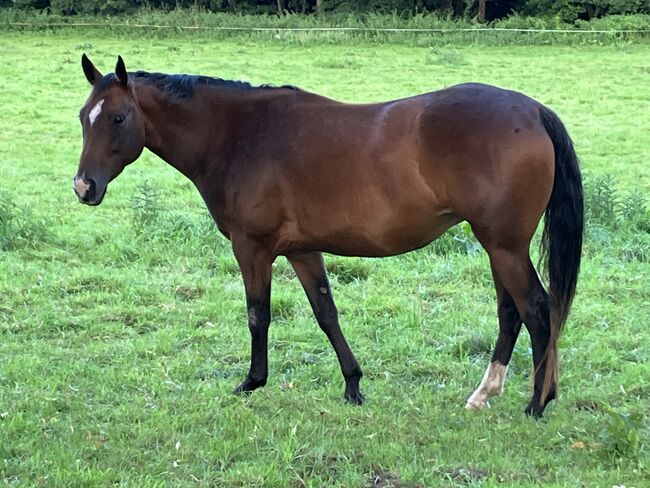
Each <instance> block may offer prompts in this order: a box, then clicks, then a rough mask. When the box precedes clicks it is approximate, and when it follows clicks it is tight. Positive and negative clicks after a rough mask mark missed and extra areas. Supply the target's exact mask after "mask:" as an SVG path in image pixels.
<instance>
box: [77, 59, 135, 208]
mask: <svg viewBox="0 0 650 488" xmlns="http://www.w3.org/2000/svg"><path fill="white" fill-rule="evenodd" d="M81 66H82V67H83V71H84V74H85V75H86V78H87V79H88V81H89V82H90V84H91V85H92V86H93V89H92V92H91V93H90V96H89V97H88V100H87V101H86V104H85V105H84V106H83V107H82V109H81V111H80V112H79V118H80V120H81V126H82V128H83V150H82V151H81V158H80V161H79V170H78V171H77V175H76V176H75V177H74V191H75V193H76V194H77V196H78V197H79V201H80V202H81V203H85V204H88V205H99V204H100V203H101V202H102V199H103V198H104V195H105V194H106V186H107V185H108V183H109V182H110V181H111V180H112V179H113V178H115V177H116V176H117V175H119V174H120V173H121V172H122V170H123V169H124V167H125V166H126V165H127V164H130V163H132V162H133V161H135V160H136V159H137V158H138V157H139V156H140V154H141V153H142V150H143V148H144V135H145V123H144V116H143V114H142V111H141V109H140V107H139V106H138V102H137V100H136V97H135V92H134V91H133V87H132V86H131V83H130V82H129V76H128V74H127V72H126V67H125V66H124V61H122V58H121V57H119V56H118V58H117V65H116V66H115V73H114V74H113V73H111V74H109V75H106V76H103V75H102V74H101V73H100V72H99V71H98V70H97V68H95V66H94V65H93V63H92V62H91V61H90V59H88V57H87V56H86V55H85V54H84V55H83V56H82V57H81Z"/></svg>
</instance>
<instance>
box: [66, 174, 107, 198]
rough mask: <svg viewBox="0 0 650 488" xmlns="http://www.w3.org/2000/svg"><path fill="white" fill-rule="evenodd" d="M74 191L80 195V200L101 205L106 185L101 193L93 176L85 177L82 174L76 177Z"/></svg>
mask: <svg viewBox="0 0 650 488" xmlns="http://www.w3.org/2000/svg"><path fill="white" fill-rule="evenodd" d="M73 187H74V192H75V193H76V194H77V197H79V201H80V202H81V203H84V204H86V205H99V204H100V203H102V199H103V198H104V194H105V193H106V187H104V189H103V191H102V192H101V193H100V192H98V191H97V183H95V180H93V179H92V178H89V179H85V178H83V177H82V176H75V177H74V183H73Z"/></svg>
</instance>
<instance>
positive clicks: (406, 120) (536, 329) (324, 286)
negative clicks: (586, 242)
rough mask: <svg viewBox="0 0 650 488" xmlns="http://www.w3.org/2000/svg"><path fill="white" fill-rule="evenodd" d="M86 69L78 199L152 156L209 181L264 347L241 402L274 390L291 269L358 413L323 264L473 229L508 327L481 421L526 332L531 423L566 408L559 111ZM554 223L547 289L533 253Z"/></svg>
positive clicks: (573, 240) (570, 170)
mask: <svg viewBox="0 0 650 488" xmlns="http://www.w3.org/2000/svg"><path fill="white" fill-rule="evenodd" d="M81 65H82V68H83V72H84V74H85V76H86V79H87V80H88V82H89V83H90V84H91V86H92V91H91V93H90V96H89V97H88V99H87V100H86V103H85V104H84V106H83V107H82V109H81V111H80V114H79V115H80V120H81V125H82V132H83V149H82V152H81V156H80V161H79V167H78V171H77V174H76V176H75V177H74V181H73V183H74V191H75V193H76V195H77V197H78V199H79V201H80V202H81V203H83V204H87V205H99V204H100V203H101V202H102V200H103V199H104V196H105V194H106V189H107V186H108V183H109V182H110V181H112V180H113V179H114V178H116V177H117V176H118V175H119V174H120V173H121V172H122V171H123V170H124V168H125V167H126V166H127V165H129V164H131V163H132V162H134V161H135V160H136V159H138V157H139V156H140V154H141V153H142V151H143V150H144V148H147V149H149V150H150V151H151V152H153V153H154V154H156V155H157V156H159V157H160V158H161V159H163V160H164V161H166V162H167V163H168V164H170V165H171V166H173V167H174V168H176V169H177V170H178V171H179V172H181V173H182V174H183V175H185V176H186V177H187V178H189V179H190V180H191V181H192V183H193V184H194V185H195V186H196V188H197V189H198V191H199V193H200V194H201V197H202V198H203V200H204V201H205V204H206V206H207V208H208V210H209V212H210V214H211V216H212V217H213V219H214V221H215V223H216V226H217V228H218V230H219V231H220V232H221V233H222V234H223V235H224V236H225V237H226V238H227V239H229V240H230V242H231V244H232V250H233V253H234V255H235V258H236V260H237V263H238V265H239V268H240V270H241V274H242V277H243V281H244V287H245V292H246V306H247V311H248V328H249V331H250V336H251V361H250V369H249V371H248V374H247V376H246V378H245V379H244V380H243V381H242V382H241V384H239V386H237V387H236V388H235V390H234V393H244V392H251V391H253V390H255V389H257V388H259V387H262V386H264V385H265V384H266V382H267V377H268V330H269V325H270V322H271V312H270V299H271V267H272V264H273V262H274V260H275V259H276V258H277V257H278V256H285V257H286V259H287V260H288V261H289V263H290V264H291V266H292V267H293V269H294V270H295V273H296V275H297V277H298V280H299V281H300V283H301V284H302V287H303V288H304V291H305V293H306V295H307V298H308V300H309V303H310V305H311V308H312V309H313V313H314V315H315V317H316V320H317V322H318V324H319V326H320V328H321V329H322V330H323V332H324V333H325V334H326V336H327V338H328V339H329V341H330V343H331V345H332V347H333V349H334V351H335V353H336V355H337V357H338V361H339V365H340V368H341V371H342V373H343V378H344V380H345V391H344V399H345V400H346V401H347V402H350V403H352V404H361V403H362V402H363V401H364V395H363V394H362V392H361V390H360V387H359V383H360V380H361V377H362V376H363V372H362V370H361V367H360V366H359V363H358V362H357V359H356V358H355V356H354V354H353V353H352V350H351V349H350V346H349V345H348V343H347V341H346V339H345V336H344V335H343V332H342V331H341V327H340V325H339V319H338V313H337V309H336V305H335V303H334V300H333V298H332V290H331V288H330V283H329V280H328V277H327V273H326V268H325V266H324V262H323V255H322V253H324V252H326V253H332V254H338V255H343V256H362V257H385V256H394V255H398V254H402V253H406V252H409V251H412V250H415V249H418V248H421V247H423V246H426V245H427V244H429V243H430V242H432V241H433V240H435V239H436V238H437V237H439V236H440V235H441V234H443V233H444V232H445V231H446V230H447V229H449V228H450V227H452V226H454V225H456V224H458V223H460V222H463V221H466V222H468V223H469V225H470V227H471V229H472V232H473V234H474V235H475V236H476V239H477V240H478V241H479V242H480V244H481V245H482V246H483V248H484V249H485V251H486V252H487V255H488V256H489V262H490V267H491V271H492V277H493V280H494V287H495V290H496V298H497V317H498V324H499V332H498V336H497V339H496V343H495V346H494V350H493V354H492V358H491V361H490V363H489V365H488V367H487V369H486V371H485V375H484V376H483V379H482V381H481V383H480V385H479V386H478V388H477V389H476V391H474V393H473V394H472V395H471V396H470V397H469V399H468V400H467V403H466V405H465V406H466V408H468V409H481V408H483V407H485V406H486V405H488V401H489V400H490V398H491V397H493V396H496V395H499V394H500V393H502V391H503V385H504V381H505V377H506V371H507V368H508V363H509V361H510V358H511V355H512V351H513V349H514V346H515V342H516V340H517V337H518V335H519V332H520V330H521V325H522V323H523V324H525V326H526V328H527V330H528V333H529V335H530V338H531V345H532V351H533V376H534V384H533V395H532V398H531V400H530V402H529V403H528V405H527V406H526V407H525V410H524V411H525V413H526V414H527V415H533V416H535V417H541V416H542V414H543V412H544V409H545V407H546V405H547V404H548V403H549V402H550V401H551V400H553V399H554V398H555V397H556V395H557V380H558V368H557V365H558V346H557V343H558V338H559V336H560V332H561V330H562V327H563V324H564V323H565V322H566V319H567V315H568V313H569V309H570V307H571V304H572V301H573V297H574V295H575V290H576V283H577V279H578V273H579V268H580V258H581V250H582V238H583V224H584V211H583V191H582V179H581V174H580V168H579V164H578V159H577V156H576V153H575V150H574V147H573V143H572V140H571V138H570V136H569V134H568V133H567V130H566V128H565V127H564V125H563V123H562V121H561V120H560V118H559V117H558V116H557V115H556V114H555V113H554V112H553V111H551V110H550V109H549V108H547V107H545V106H544V105H542V104H541V103H539V102H537V101H535V100H533V99H532V98H529V97H527V96H526V95H524V94H522V93H518V92H515V91H509V90H505V89H502V88H497V87H494V86H489V85H484V84H478V83H467V84H461V85H456V86H452V87H448V88H444V89H441V90H438V91H434V92H430V93H426V94H421V95H416V96H412V97H410V98H404V99H400V100H393V101H389V102H385V103H372V104H348V103H341V102H338V101H335V100H332V99H329V98H326V97H323V96H320V95H317V94H314V93H310V92H308V91H304V90H301V89H299V88H296V87H294V86H269V85H261V86H253V85H251V84H250V83H247V82H241V81H229V80H224V79H221V78H213V77H208V76H199V75H186V74H181V75H178V74H162V73H150V72H145V71H137V72H130V73H129V72H127V70H126V67H125V64H124V61H123V59H122V57H121V56H118V58H117V63H116V66H115V72H114V73H110V74H107V75H102V74H101V73H100V72H99V71H98V69H97V68H96V67H95V66H94V65H93V63H92V62H91V61H90V59H89V58H88V57H87V56H86V55H85V54H83V56H82V60H81ZM542 215H544V228H543V234H542V239H541V244H540V246H541V253H542V254H541V255H542V262H541V264H542V266H543V269H544V276H545V278H546V280H547V289H545V287H544V285H542V282H541V278H540V275H538V273H537V270H536V269H535V267H534V265H533V263H532V261H531V258H530V252H529V251H530V243H531V239H532V237H533V234H534V233H535V231H536V229H537V226H538V224H539V223H540V221H541V218H542Z"/></svg>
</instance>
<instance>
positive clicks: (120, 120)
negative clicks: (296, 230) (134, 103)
mask: <svg viewBox="0 0 650 488" xmlns="http://www.w3.org/2000/svg"><path fill="white" fill-rule="evenodd" d="M124 119H125V117H124V115H122V114H117V115H115V117H113V123H114V124H115V125H122V124H123V123H124Z"/></svg>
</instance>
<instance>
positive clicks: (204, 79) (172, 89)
mask: <svg viewBox="0 0 650 488" xmlns="http://www.w3.org/2000/svg"><path fill="white" fill-rule="evenodd" d="M129 75H130V76H131V77H132V78H134V79H137V80H142V81H143V82H144V83H145V84H151V85H154V86H155V87H156V88H157V89H158V90H160V91H161V92H163V93H164V94H165V95H167V96H168V97H170V98H175V99H187V98H191V97H192V96H193V95H194V91H195V89H196V87H197V86H201V85H206V86H217V87H221V88H229V89H233V90H246V91H248V90H268V89H278V88H285V89H290V90H298V88H296V87H295V86H291V85H283V86H272V85H260V86H255V85H251V84H250V83H248V82H247V81H233V80H223V79H221V78H213V77H210V76H202V75H176V74H173V75H168V74H165V73H148V72H146V71H136V72H134V73H130V74H129Z"/></svg>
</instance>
